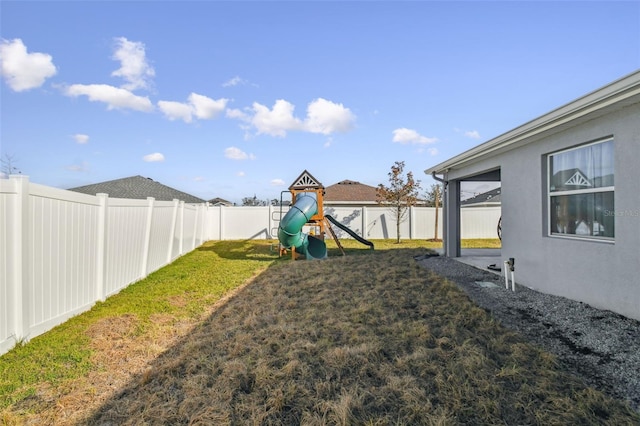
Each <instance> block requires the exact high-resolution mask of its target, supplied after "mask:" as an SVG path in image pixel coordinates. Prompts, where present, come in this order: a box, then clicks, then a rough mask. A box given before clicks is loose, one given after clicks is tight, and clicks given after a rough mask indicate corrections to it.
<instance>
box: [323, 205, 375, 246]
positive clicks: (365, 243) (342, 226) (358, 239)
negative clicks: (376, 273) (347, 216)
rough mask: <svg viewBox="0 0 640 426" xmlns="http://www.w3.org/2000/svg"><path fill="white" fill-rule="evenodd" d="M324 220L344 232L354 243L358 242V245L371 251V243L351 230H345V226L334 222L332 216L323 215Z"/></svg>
mask: <svg viewBox="0 0 640 426" xmlns="http://www.w3.org/2000/svg"><path fill="white" fill-rule="evenodd" d="M324 217H325V218H327V219H328V220H329V221H330V222H331V223H333V224H334V225H335V226H337V227H338V228H340V229H342V230H343V231H344V232H346V233H347V234H349V235H351V236H352V237H353V238H354V239H355V240H356V241H358V242H359V243H360V244H364V245H367V246H369V247H370V248H371V250H373V243H372V242H371V241H369V240H365V239H364V238H362V237H361V236H360V235H358V234H356V233H355V232H353V231H352V230H351V229H349V228H347V227H346V226H345V225H343V224H341V223H340V222H338V221H337V220H335V219H334V218H333V216H330V215H328V214H327V215H325V216H324Z"/></svg>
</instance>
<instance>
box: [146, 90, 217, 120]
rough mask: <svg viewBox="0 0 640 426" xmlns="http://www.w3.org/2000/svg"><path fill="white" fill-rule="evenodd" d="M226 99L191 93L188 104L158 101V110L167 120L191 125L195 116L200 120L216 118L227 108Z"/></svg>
mask: <svg viewBox="0 0 640 426" xmlns="http://www.w3.org/2000/svg"><path fill="white" fill-rule="evenodd" d="M227 102H229V100H228V99H225V98H221V99H218V100H215V99H211V98H209V97H207V96H203V95H199V94H197V93H191V94H190V95H189V98H188V102H175V101H158V108H160V111H162V112H163V113H164V115H165V117H167V118H168V119H169V120H177V119H179V120H183V121H184V122H185V123H191V121H192V120H193V117H194V116H195V117H196V118H198V119H201V120H210V119H213V118H216V117H217V116H218V115H220V113H221V112H222V111H224V109H225V108H226V106H227Z"/></svg>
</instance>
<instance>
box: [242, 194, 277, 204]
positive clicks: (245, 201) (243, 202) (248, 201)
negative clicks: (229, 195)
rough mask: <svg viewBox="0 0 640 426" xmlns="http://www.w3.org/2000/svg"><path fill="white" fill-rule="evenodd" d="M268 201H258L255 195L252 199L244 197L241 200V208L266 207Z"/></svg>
mask: <svg viewBox="0 0 640 426" xmlns="http://www.w3.org/2000/svg"><path fill="white" fill-rule="evenodd" d="M269 203H270V201H269V200H260V199H258V197H256V196H255V195H254V196H253V197H244V198H243V199H242V205H243V206H268V205H269Z"/></svg>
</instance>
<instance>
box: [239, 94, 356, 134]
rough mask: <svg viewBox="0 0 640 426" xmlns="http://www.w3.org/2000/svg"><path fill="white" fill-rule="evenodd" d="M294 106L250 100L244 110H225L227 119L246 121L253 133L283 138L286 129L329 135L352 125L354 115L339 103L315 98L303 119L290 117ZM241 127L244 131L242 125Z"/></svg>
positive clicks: (280, 100) (286, 102)
mask: <svg viewBox="0 0 640 426" xmlns="http://www.w3.org/2000/svg"><path fill="white" fill-rule="evenodd" d="M294 109H295V106H294V105H293V104H292V103H290V102H288V101H286V100H284V99H278V100H277V101H276V102H275V103H274V104H273V107H272V108H269V107H267V106H265V105H262V104H260V103H258V102H254V103H253V105H252V107H251V108H246V109H245V111H241V110H239V109H230V110H227V112H226V116H227V117H228V118H234V119H238V120H240V121H243V122H245V123H247V124H248V125H249V126H251V127H252V128H253V129H255V131H256V134H258V135H259V134H267V135H271V136H278V137H285V136H286V135H287V132H289V131H294V130H297V131H303V132H309V133H320V134H323V135H330V134H332V133H335V132H347V131H349V130H351V129H352V128H353V125H354V122H355V116H354V115H353V113H352V112H351V111H350V110H349V108H345V107H344V106H343V105H342V104H337V103H334V102H331V101H328V100H326V99H322V98H318V99H316V100H314V101H312V102H311V103H309V105H308V106H307V116H306V118H305V120H304V121H302V120H300V119H299V118H297V117H295V116H294V113H293V112H294ZM243 129H245V130H248V129H247V128H245V127H243Z"/></svg>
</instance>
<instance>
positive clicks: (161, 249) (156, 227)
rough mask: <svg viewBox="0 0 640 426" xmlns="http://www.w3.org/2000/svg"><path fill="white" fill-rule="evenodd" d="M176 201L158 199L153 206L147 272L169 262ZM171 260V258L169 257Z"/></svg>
mask: <svg viewBox="0 0 640 426" xmlns="http://www.w3.org/2000/svg"><path fill="white" fill-rule="evenodd" d="M173 215H174V203H173V202H171V201H156V202H155V204H154V206H153V219H152V222H151V235H150V238H149V256H148V259H147V267H146V273H147V274H150V273H151V272H153V271H156V270H158V269H160V268H161V267H162V266H164V265H166V264H167V261H168V258H167V252H168V248H167V247H168V245H169V244H171V242H172V241H171V239H172V238H173V235H172V234H171V230H172V229H173V222H174V220H175V219H174V217H173ZM169 260H170V259H169Z"/></svg>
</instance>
